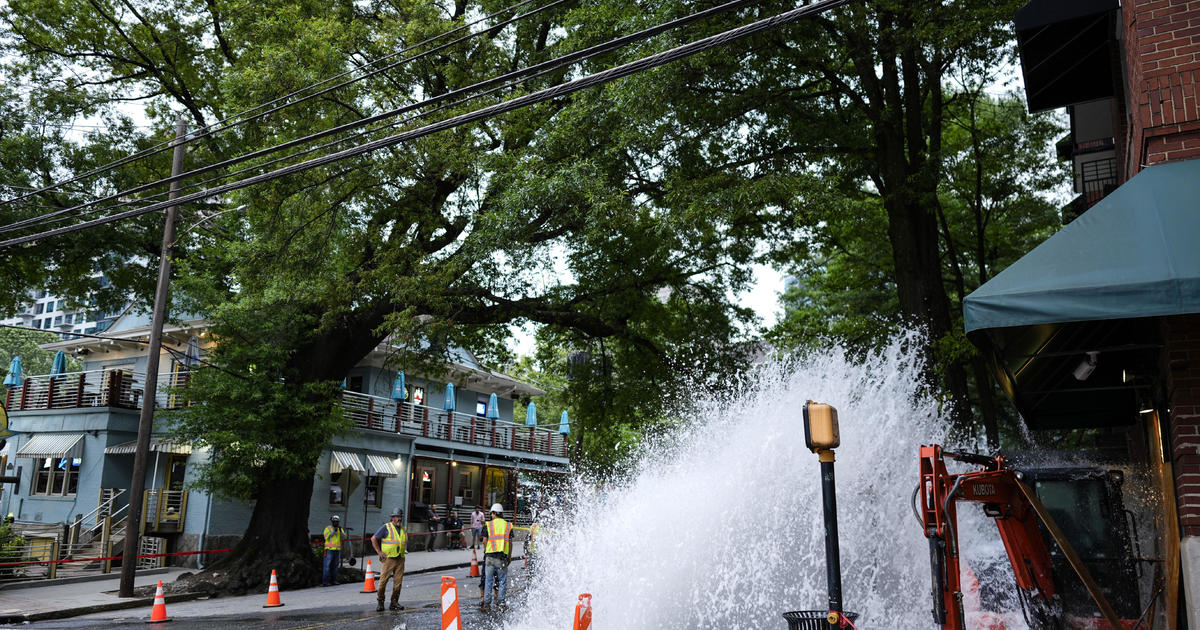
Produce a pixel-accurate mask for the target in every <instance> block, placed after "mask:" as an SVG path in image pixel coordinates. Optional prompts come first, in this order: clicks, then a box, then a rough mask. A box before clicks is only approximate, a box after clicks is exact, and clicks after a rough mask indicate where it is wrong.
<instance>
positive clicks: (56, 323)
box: [54, 315, 62, 326]
mask: <svg viewBox="0 0 1200 630" xmlns="http://www.w3.org/2000/svg"><path fill="white" fill-rule="evenodd" d="M61 323H62V315H59V316H57V317H55V318H54V325H55V326H58V325H59V324H61Z"/></svg>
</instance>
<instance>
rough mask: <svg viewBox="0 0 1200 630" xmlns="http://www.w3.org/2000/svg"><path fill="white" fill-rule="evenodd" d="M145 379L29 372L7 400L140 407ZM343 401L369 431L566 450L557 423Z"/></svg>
mask: <svg viewBox="0 0 1200 630" xmlns="http://www.w3.org/2000/svg"><path fill="white" fill-rule="evenodd" d="M190 376H191V373H190V372H187V371H179V372H166V373H162V374H159V376H158V383H159V387H158V391H157V393H156V395H155V405H156V406H157V407H158V408H160V409H178V408H180V407H182V406H184V405H185V404H186V403H185V401H184V397H183V396H180V395H179V391H180V389H182V388H185V387H187V384H188V380H189V378H190ZM145 380H146V378H145V374H142V373H139V372H133V371H130V370H120V369H116V370H90V371H86V372H70V373H67V374H58V375H55V376H49V375H40V376H30V377H27V378H26V379H25V382H24V383H23V384H22V385H21V386H20V387H11V388H8V390H7V391H6V393H5V406H6V407H7V408H8V410H9V411H10V412H11V411H28V410H44V409H75V408H87V407H118V408H124V409H140V408H141V404H142V399H143V398H144V397H145ZM341 404H342V409H343V412H344V413H345V414H346V416H347V417H348V418H350V419H351V420H352V421H353V422H354V425H355V426H356V427H358V428H360V429H365V430H368V431H381V432H389V433H403V434H405V435H411V436H421V437H428V438H434V439H440V440H447V441H450V442H459V443H465V444H473V445H476V446H490V447H493V448H499V449H505V450H512V451H520V452H524V453H532V454H539V455H553V456H558V457H566V456H567V450H568V441H567V439H566V436H564V435H562V434H560V433H559V432H558V431H557V430H556V429H551V428H545V427H531V426H525V425H519V424H516V423H513V422H509V421H506V420H493V419H489V418H485V417H482V416H475V415H470V414H465V413H458V412H456V411H445V410H441V409H434V408H432V407H426V406H425V405H414V404H412V403H406V402H397V401H395V400H392V399H389V398H382V397H379V396H368V395H366V394H360V393H357V392H342V400H341Z"/></svg>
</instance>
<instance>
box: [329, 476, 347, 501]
mask: <svg viewBox="0 0 1200 630" xmlns="http://www.w3.org/2000/svg"><path fill="white" fill-rule="evenodd" d="M329 505H346V497H344V496H342V473H340V472H335V473H333V474H331V475H329Z"/></svg>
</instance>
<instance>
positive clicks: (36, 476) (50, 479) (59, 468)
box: [31, 457, 80, 497]
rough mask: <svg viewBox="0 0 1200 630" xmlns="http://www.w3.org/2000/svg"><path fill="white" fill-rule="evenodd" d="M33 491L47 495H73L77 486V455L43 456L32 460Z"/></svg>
mask: <svg viewBox="0 0 1200 630" xmlns="http://www.w3.org/2000/svg"><path fill="white" fill-rule="evenodd" d="M34 461H35V462H36V463H35V464H34V473H33V492H32V493H31V494H34V495H41V496H49V497H73V496H75V491H76V490H77V489H78V488H79V462H80V460H79V458H78V457H43V458H40V459H37V460H34Z"/></svg>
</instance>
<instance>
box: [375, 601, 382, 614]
mask: <svg viewBox="0 0 1200 630" xmlns="http://www.w3.org/2000/svg"><path fill="white" fill-rule="evenodd" d="M375 612H383V600H382V599H381V600H379V603H378V604H376V605H375Z"/></svg>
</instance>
